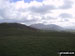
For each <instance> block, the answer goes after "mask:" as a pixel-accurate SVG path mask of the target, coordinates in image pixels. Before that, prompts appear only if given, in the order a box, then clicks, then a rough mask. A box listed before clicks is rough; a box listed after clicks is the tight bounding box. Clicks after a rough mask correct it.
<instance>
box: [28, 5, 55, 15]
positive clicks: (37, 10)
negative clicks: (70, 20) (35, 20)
mask: <svg viewBox="0 0 75 56" xmlns="http://www.w3.org/2000/svg"><path fill="white" fill-rule="evenodd" d="M54 9H56V7H55V6H53V5H43V6H40V7H30V8H29V10H30V11H31V12H35V13H40V14H44V13H47V12H49V11H50V10H54Z"/></svg>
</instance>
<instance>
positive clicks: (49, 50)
mask: <svg viewBox="0 0 75 56" xmlns="http://www.w3.org/2000/svg"><path fill="white" fill-rule="evenodd" d="M74 43H75V35H73V34H70V33H64V32H61V33H57V32H35V31H29V30H24V29H23V30H22V29H15V28H8V29H0V56H59V55H58V54H57V53H58V51H61V50H63V51H70V50H72V51H73V50H75V44H74Z"/></svg>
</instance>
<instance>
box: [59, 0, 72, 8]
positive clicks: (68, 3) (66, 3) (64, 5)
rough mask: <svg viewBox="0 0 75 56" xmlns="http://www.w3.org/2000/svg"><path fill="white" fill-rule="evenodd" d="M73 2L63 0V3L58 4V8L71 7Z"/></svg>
mask: <svg viewBox="0 0 75 56" xmlns="http://www.w3.org/2000/svg"><path fill="white" fill-rule="evenodd" d="M72 5H73V2H72V1H71V0H64V4H63V5H62V6H60V7H59V8H60V9H70V8H72Z"/></svg>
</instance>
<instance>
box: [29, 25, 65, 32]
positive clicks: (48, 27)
mask: <svg viewBox="0 0 75 56" xmlns="http://www.w3.org/2000/svg"><path fill="white" fill-rule="evenodd" d="M30 27H33V28H36V29H40V30H53V31H60V30H64V28H62V27H60V26H58V25H55V24H50V25H44V24H32V25H30Z"/></svg>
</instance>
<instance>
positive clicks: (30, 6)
mask: <svg viewBox="0 0 75 56" xmlns="http://www.w3.org/2000/svg"><path fill="white" fill-rule="evenodd" d="M3 22H9V23H12V22H17V23H22V24H26V25H31V24H37V23H43V24H56V25H59V26H62V27H68V26H74V27H75V0H0V23H3Z"/></svg>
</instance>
